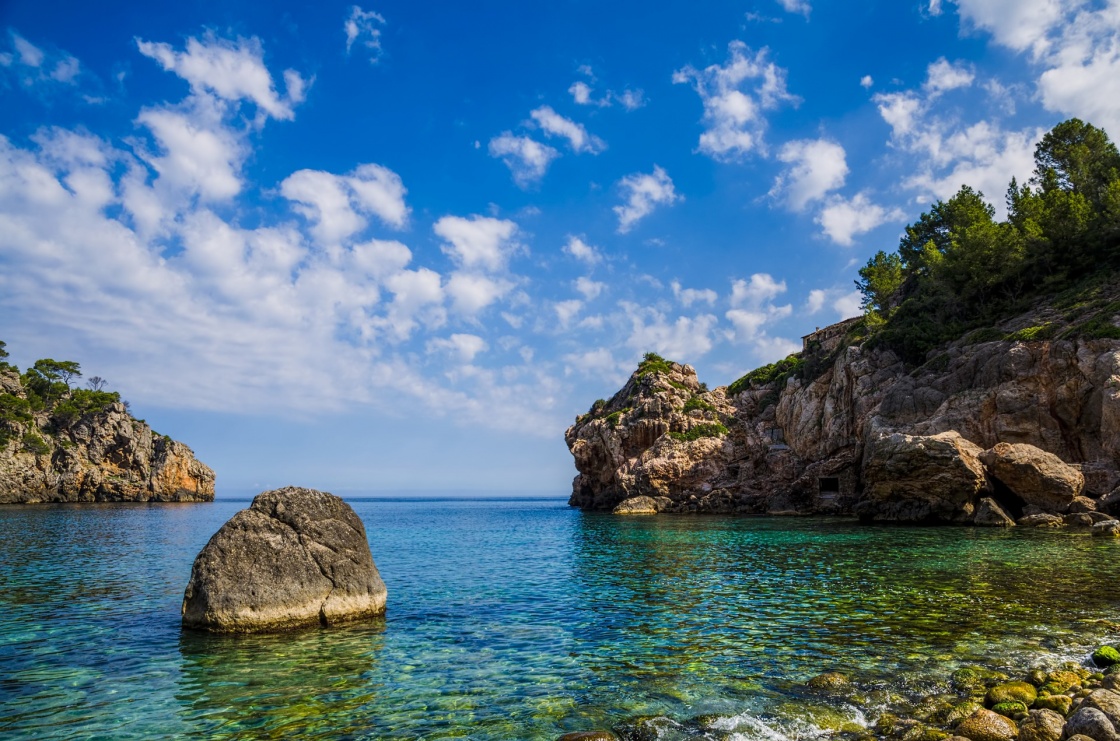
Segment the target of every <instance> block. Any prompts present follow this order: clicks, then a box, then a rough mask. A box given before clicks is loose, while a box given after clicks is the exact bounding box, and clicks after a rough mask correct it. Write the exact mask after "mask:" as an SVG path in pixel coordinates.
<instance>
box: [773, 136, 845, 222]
mask: <svg viewBox="0 0 1120 741" xmlns="http://www.w3.org/2000/svg"><path fill="white" fill-rule="evenodd" d="M778 159H779V160H780V161H782V162H785V163H786V164H787V165H789V167H788V168H787V169H786V171H785V172H784V173H783V174H782V175H779V176H778V178H777V179H776V180H775V181H774V186H773V188H771V190H770V195H771V196H775V197H784V199H785V202H786V205H787V206H789V208H791V209H792V210H794V211H804V210H805V209H806V208H807V207H808V206H809V204H810V203H812V202H814V201H819V200H820V199H822V198H824V196H825V195H826V194H828V193H829V192H830V191H833V190H836V189H838V188H840V187H842V186H843V185H844V180H845V178H847V176H848V163H847V159H846V155H845V152H844V148H843V147H842V146H840V145H839V144H837V143H836V142H834V141H830V140H828V139H802V140H798V141H791V142H788V143H786V144H785V145H783V146H782V148H781V150H780V151H779V152H778Z"/></svg>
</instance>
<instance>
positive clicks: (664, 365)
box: [637, 352, 673, 378]
mask: <svg viewBox="0 0 1120 741" xmlns="http://www.w3.org/2000/svg"><path fill="white" fill-rule="evenodd" d="M672 370H673V369H672V366H671V365H670V362H669V361H668V360H666V359H665V358H663V357H661V356H660V355H658V354H657V353H655V352H647V353H646V354H645V356H644V357H643V358H642V362H641V363H638V370H637V374H638V376H639V377H640V378H645V377H646V376H649V375H652V374H654V373H670V372H672Z"/></svg>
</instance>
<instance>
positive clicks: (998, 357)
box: [566, 285, 1120, 522]
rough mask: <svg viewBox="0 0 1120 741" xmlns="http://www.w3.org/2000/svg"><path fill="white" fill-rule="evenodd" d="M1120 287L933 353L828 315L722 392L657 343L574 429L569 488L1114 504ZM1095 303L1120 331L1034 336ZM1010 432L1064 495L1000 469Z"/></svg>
mask: <svg viewBox="0 0 1120 741" xmlns="http://www.w3.org/2000/svg"><path fill="white" fill-rule="evenodd" d="M1118 292H1120V287H1116V286H1107V285H1106V287H1105V289H1101V290H1098V291H1097V292H1096V293H1094V294H1093V295H1092V296H1089V297H1088V298H1085V297H1082V298H1083V299H1084V300H1082V301H1080V303H1078V305H1077V307H1075V309H1073V310H1070V309H1069V307H1064V314H1063V311H1062V309H1063V307H1062V306H1058V305H1056V304H1055V302H1053V301H1049V302H1046V301H1044V302H1041V303H1040V304H1039V305H1037V306H1036V307H1034V309H1033V310H1032V311H1031V312H1028V313H1026V314H1023V315H1020V316H1018V317H1015V318H1013V319H1010V320H1007V321H1006V322H1003V323H1002V324H1000V325H998V326H996V327H992V328H988V329H985V330H983V331H974V332H971V333H970V334H969V335H966V336H965V337H963V338H960V339H958V340H957V341H955V342H952V343H949V344H947V345H944V346H942V347H940V348H939V349H938V350H937V351H933V352H930V353H929V355H928V359H927V360H926V362H925V363H924V364H923V365H920V366H918V367H914V366H913V365H911V364H907V363H905V362H903V360H901V359H900V358H899V357H898V355H897V354H895V353H894V352H892V351H891V350H888V349H883V348H872V347H870V345H872V344H873V343H869V342H867V341H866V331H865V328H864V325H863V322H862V321H861V320H849V321H847V322H842V323H840V324H837V325H833V326H832V327H827V328H825V329H822V330H819V331H818V332H815V333H813V334H811V335H809V336H807V337H806V338H805V339H804V349H803V351H802V352H801V353H799V354H797V355H794V356H790V358H787V359H786V360H785V361H781V362H779V363H776V364H774V365H771V366H767V367H765V368H761V369H759V370H758V371H754V372H752V373H750V374H748V375H747V376H745V377H744V378H742V379H740V380H739V381H737V382H736V383H734V384H732V385H731V386H729V387H720V388H717V389H713V390H710V391H709V390H707V389H706V388H705V387H704V386H702V385H701V384H700V383H699V382H698V380H697V378H696V373H695V371H694V370H693V369H692V367H690V366H687V365H679V364H677V363H670V362H668V361H665V360H663V359H661V358H659V357H657V356H654V355H648V356H647V357H646V360H645V361H644V362H643V363H642V364H641V365H640V366H639V368H638V370H637V371H636V372H635V373H634V374H633V375H632V376H631V377H630V380H629V381H628V382H627V384H626V385H625V386H624V387H623V388H622V389H621V390H620V391H619V392H618V393H617V394H615V395H614V396H613V397H612V398H611V399H610V400H608V401H599V402H596V403H595V405H593V407H592V408H591V410H590V411H589V412H588V413H587V414H584V415H582V416H581V417H579V418H578V419H577V421H576V423H575V424H574V425H573V426H572V427H570V428H569V429H568V430H567V433H566V441H567V444H568V447H569V449H570V450H571V452H572V455H573V456H574V458H575V463H576V468H577V469H578V471H579V475H578V476H577V477H576V479H575V481H574V482H573V492H572V497H571V500H570V503H571V504H572V505H573V506H578V507H582V508H586V509H594V510H610V509H612V508H614V507H615V506H616V505H618V504H619V503H620V502H622V501H623V500H625V499H629V498H632V497H635V496H649V497H652V498H653V499H654V500H655V501H656V502H657V508H658V509H659V510H660V511H668V512H728V513H730V512H740V513H758V514H762V513H770V514H794V513H801V514H813V513H833V514H859V515H860V516H862V517H864V518H865V519H870V520H882V521H909V522H971V521H974V520H976V519H977V518H979V519H990V518H991V510H992V506H996V510H997V511H998V512H1000V513H1001V518H1002V521H1003V522H1008V521H1010V520H1012V519H1015V518H1021V517H1023V516H1024V515H1026V516H1031V515H1038V514H1041V513H1046V512H1050V513H1057V514H1063V513H1066V514H1068V513H1070V512H1076V511H1082V510H1090V509H1096V508H1097V507H1098V505H1099V507H1100V508H1101V509H1106V508H1108V506H1114V505H1115V503H1114V502H1113V501H1112V500H1114V499H1120V340H1117V339H1112V338H1110V337H1108V336H1107V335H1111V334H1113V333H1114V332H1115V330H1116V329H1117V328H1120V303H1117V296H1116V295H1115V294H1116V293H1118ZM1063 317H1065V318H1064V319H1063ZM1088 318H1092V320H1093V326H1106V325H1107V327H1111V328H1113V329H1109V330H1107V331H1102V332H1099V334H1104V335H1106V336H1105V337H1103V338H1093V337H1086V336H1084V335H1085V334H1087V333H1085V332H1082V333H1081V334H1082V336H1080V337H1072V338H1070V339H1052V340H1037V339H1033V340H1032V339H1030V338H1031V337H1033V336H1036V335H1038V334H1039V332H1038V328H1039V327H1043V326H1044V327H1046V328H1047V330H1046V334H1047V335H1048V336H1051V337H1055V338H1057V337H1061V336H1062V335H1063V331H1064V330H1065V329H1066V328H1067V325H1068V326H1073V327H1074V328H1075V329H1076V326H1077V322H1080V326H1085V323H1086V321H1087V319H1088ZM1063 322H1065V324H1063ZM1107 327H1106V329H1107ZM941 433H956V434H945V435H942V434H941ZM1000 443H1005V444H1006V443H1010V444H1014V445H1013V447H1014V448H1015V450H1014V451H1012V452H1014V453H1015V455H1019V456H1020V457H1022V456H1027V457H1031V458H1032V461H1034V462H1033V463H1032V464H1031V465H1032V466H1034V468H1032V469H1031V471H1032V472H1033V473H1032V474H1031V475H1032V476H1035V478H1036V479H1038V478H1039V477H1042V478H1041V479H1040V480H1042V481H1043V483H1042V484H1038V485H1037V486H1036V488H1038V487H1042V488H1046V487H1051V488H1054V489H1055V491H1057V492H1058V493H1057V494H1054V497H1056V498H1054V497H1051V499H1047V498H1046V497H1047V496H1049V494H1048V493H1043V494H1037V495H1036V494H1035V493H1033V492H1030V491H1028V490H1027V489H1029V486H1028V485H1025V484H1022V483H1021V482H1019V481H1018V480H1013V478H1014V477H1013V476H1011V475H1010V474H1006V473H1004V474H999V472H1000V471H1001V470H1004V469H1000V468H999V466H998V465H996V464H995V463H993V462H992V461H994V460H995V458H994V457H993V456H996V457H998V455H997V454H998V453H999V451H994V452H993V450H994V449H995V448H996V446H997V444H1000ZM1031 446H1033V447H1031ZM1036 449H1037V450H1036ZM985 450H988V451H989V452H988V453H985V452H984V451H985ZM999 450H1004V451H1005V452H1006V450H1010V449H1008V448H1006V446H1004V447H1003V448H1000V449H999ZM1046 453H1050V454H1053V456H1056V457H1057V458H1058V459H1060V461H1058V460H1056V459H1053V457H1052V456H1051V457H1046V456H1045V454H1046ZM1008 455H1011V453H1008ZM1005 457H1006V456H1005ZM1012 457H1013V456H1012ZM982 461H983V462H982ZM989 464H991V465H989ZM1066 464H1069V465H1066ZM1047 466H1050V468H1049V469H1048V468H1047ZM1058 468H1060V469H1061V470H1060V471H1059V472H1058V473H1053V470H1057V469H1058ZM1051 469H1053V470H1051ZM997 474H999V475H997ZM1001 475H1002V478H1000V476H1001ZM1046 476H1051V478H1050V479H1047V478H1046ZM1063 477H1064V478H1063ZM1067 480H1068V481H1069V482H1073V483H1069V484H1068V485H1067V484H1066V483H1065V482H1066V481H1067ZM1024 487H1026V488H1024ZM1063 487H1064V488H1063ZM1110 494H1111V496H1109V495H1110ZM1075 498H1076V499H1078V500H1079V503H1078V504H1074V503H1073V500H1074V499H1075ZM1082 500H1092V501H1091V502H1090V501H1082ZM1102 500H1103V501H1102ZM997 505H998V506H997ZM1003 515H1006V517H1003Z"/></svg>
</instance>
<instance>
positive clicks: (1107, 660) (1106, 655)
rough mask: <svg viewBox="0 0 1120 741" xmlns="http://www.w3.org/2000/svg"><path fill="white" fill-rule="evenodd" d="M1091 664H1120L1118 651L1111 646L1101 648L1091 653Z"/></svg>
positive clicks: (1119, 652)
mask: <svg viewBox="0 0 1120 741" xmlns="http://www.w3.org/2000/svg"><path fill="white" fill-rule="evenodd" d="M1093 663H1094V664H1096V665H1097V666H1112V665H1113V664H1120V651H1117V650H1116V649H1115V648H1113V647H1112V646H1101V647H1100V648H1098V649H1097V650H1096V651H1094V652H1093Z"/></svg>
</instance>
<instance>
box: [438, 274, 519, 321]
mask: <svg viewBox="0 0 1120 741" xmlns="http://www.w3.org/2000/svg"><path fill="white" fill-rule="evenodd" d="M513 287H514V286H513V283H511V282H510V281H508V280H505V279H504V278H494V277H492V276H488V275H483V274H481V273H471V272H464V271H456V272H454V273H452V274H451V278H450V279H449V280H448V281H447V287H446V290H447V295H448V296H450V297H451V300H452V307H453V308H454V310H455V311H456V312H457V313H459V314H461V315H463V316H466V317H473V316H475V315H476V314H478V313H479V312H480V311H482V310H483V309H485V308H486V307H487V306H490V305H491V304H493V303H494V302H496V301H497V300H498V299H500V298H502V297H504V296H506V295H507V294H509V292H510V291H511V290H513Z"/></svg>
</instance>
